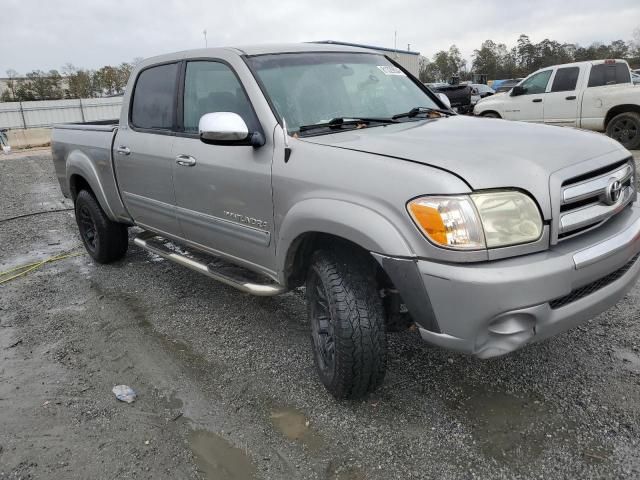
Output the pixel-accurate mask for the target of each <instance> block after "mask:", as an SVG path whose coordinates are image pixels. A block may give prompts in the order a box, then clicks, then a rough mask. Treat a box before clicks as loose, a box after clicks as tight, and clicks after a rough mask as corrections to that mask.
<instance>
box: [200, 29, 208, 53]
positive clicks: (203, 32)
mask: <svg viewBox="0 0 640 480" xmlns="http://www.w3.org/2000/svg"><path fill="white" fill-rule="evenodd" d="M202 34H203V35H204V48H207V47H208V46H209V45H208V44H207V29H206V28H205V29H204V30H203V31H202Z"/></svg>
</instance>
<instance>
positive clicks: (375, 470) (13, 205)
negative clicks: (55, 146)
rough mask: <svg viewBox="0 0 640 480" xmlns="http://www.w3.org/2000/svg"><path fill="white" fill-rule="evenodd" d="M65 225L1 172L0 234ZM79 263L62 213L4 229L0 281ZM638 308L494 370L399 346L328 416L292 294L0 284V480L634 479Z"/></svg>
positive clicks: (114, 282)
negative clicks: (120, 395) (375, 375)
mask: <svg viewBox="0 0 640 480" xmlns="http://www.w3.org/2000/svg"><path fill="white" fill-rule="evenodd" d="M65 206H69V202H68V201H65V200H64V199H63V198H62V196H61V194H60V192H59V189H58V186H57V181H56V179H55V175H54V173H53V170H52V165H51V158H50V155H49V153H48V152H47V151H46V150H44V151H37V152H31V153H28V154H12V155H10V156H8V157H2V156H0V207H1V208H0V219H3V218H9V217H13V216H15V215H20V214H24V213H30V212H36V211H41V210H48V209H58V208H63V207H65ZM78 244H79V238H78V235H77V233H76V226H75V222H74V217H73V215H72V212H63V213H49V214H45V215H38V216H33V217H27V218H23V219H17V220H11V221H5V222H0V271H6V270H8V269H10V268H13V267H16V266H20V265H23V264H26V263H31V262H34V261H37V260H40V259H45V258H48V257H50V256H53V255H56V254H59V253H62V252H68V251H73V252H76V251H78V252H82V250H79V249H77V248H76V247H77V245H78ZM639 305H640V287H636V288H634V289H633V290H632V291H631V292H630V293H629V295H627V297H626V298H625V299H624V300H623V301H622V302H621V303H620V304H619V305H618V306H617V307H615V308H613V309H612V310H610V311H609V312H607V313H605V314H603V315H601V316H599V317H598V318H596V319H594V320H591V321H589V322H587V323H586V324H584V325H583V326H581V327H579V328H577V329H575V330H573V331H570V332H568V333H565V334H563V335H560V336H559V337H557V338H554V339H552V340H550V341H547V342H544V343H542V344H538V345H533V346H530V347H528V348H526V349H524V350H522V351H519V352H517V353H515V354H512V355H510V356H507V357H505V358H500V359H495V360H491V361H480V360H475V359H472V358H467V357H464V356H459V355H455V354H451V353H448V352H446V351H443V350H440V349H437V348H432V347H428V346H426V345H424V344H423V343H422V342H421V341H420V340H419V338H417V334H415V333H412V332H406V333H403V334H393V335H390V336H389V341H390V344H389V369H388V374H387V377H386V380H385V383H384V385H383V387H382V388H381V389H380V390H379V391H378V392H377V393H376V394H375V395H373V396H371V397H370V398H369V399H367V400H366V401H364V402H354V403H349V402H343V403H339V402H336V401H335V400H333V399H332V398H331V397H330V396H329V395H328V394H327V393H326V392H325V390H324V388H323V387H322V386H321V385H320V383H319V381H318V380H317V378H316V375H315V372H314V369H313V365H312V359H311V355H310V348H309V338H308V332H307V326H306V325H305V308H304V303H303V298H302V294H301V293H300V292H291V293H289V294H286V295H284V296H282V297H278V298H254V297H251V296H248V295H245V294H241V293H239V292H237V291H235V290H233V289H231V288H228V287H225V286H223V285H220V284H218V283H215V282H213V281H211V280H210V279H207V278H205V277H203V276H200V275H198V274H197V273H194V272H191V271H189V270H186V269H184V268H182V267H180V266H177V265H173V264H170V263H167V262H165V261H161V260H160V259H158V258H154V257H152V256H150V255H149V254H147V253H145V252H144V251H141V250H140V249H138V248H137V247H135V246H133V245H131V246H130V250H129V255H128V256H127V257H126V258H125V259H124V260H123V261H121V262H119V263H117V264H114V265H110V266H98V265H95V264H94V263H93V262H91V261H90V259H89V257H88V256H86V255H79V256H75V257H70V258H66V259H63V260H60V261H57V262H53V263H49V264H47V265H44V266H43V267H42V268H39V269H37V270H35V271H33V272H31V273H29V274H28V275H26V276H23V277H20V278H17V279H15V280H13V281H11V282H8V283H6V284H4V285H0V359H1V361H0V426H1V427H0V479H18V478H46V479H68V478H105V479H106V478H109V479H111V478H133V477H136V478H155V479H158V478H171V479H175V478H209V479H240V478H263V479H292V478H312V479H313V478H317V479H365V478H366V479H392V478H398V479H406V478H434V479H461V478H462V479H472V478H482V479H485V478H509V479H512V478H554V479H555V478H579V479H585V478H639V477H640V319H639V318H638V317H639V315H638V313H639V311H640V307H639ZM118 384H126V385H130V386H132V387H133V388H134V389H135V390H136V391H137V392H138V394H139V396H138V399H137V401H136V402H134V403H132V404H125V403H121V402H118V401H117V400H116V399H115V398H114V395H113V394H112V393H111V389H112V387H113V386H114V385H118Z"/></svg>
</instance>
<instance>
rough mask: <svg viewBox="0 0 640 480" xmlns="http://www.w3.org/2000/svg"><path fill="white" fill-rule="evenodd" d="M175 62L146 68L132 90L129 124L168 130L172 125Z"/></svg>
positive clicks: (174, 101) (173, 117)
mask: <svg viewBox="0 0 640 480" xmlns="http://www.w3.org/2000/svg"><path fill="white" fill-rule="evenodd" d="M178 72H179V64H178V63H168V64H164V65H157V66H153V67H149V68H146V69H144V70H142V71H141V72H140V74H139V75H138V78H137V80H136V83H135V87H134V90H133V100H132V102H131V113H130V116H129V117H130V118H129V119H130V124H131V126H132V127H134V128H138V129H143V130H158V131H171V130H172V129H173V127H174V125H175V104H176V85H177V78H178Z"/></svg>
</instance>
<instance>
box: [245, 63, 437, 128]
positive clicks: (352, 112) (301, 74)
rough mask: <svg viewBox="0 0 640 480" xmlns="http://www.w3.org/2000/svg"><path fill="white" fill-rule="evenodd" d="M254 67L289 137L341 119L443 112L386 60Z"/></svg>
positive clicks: (257, 65)
mask: <svg viewBox="0 0 640 480" xmlns="http://www.w3.org/2000/svg"><path fill="white" fill-rule="evenodd" d="M249 61H250V63H251V65H252V67H253V69H254V70H255V72H256V73H257V75H258V77H259V78H260V80H261V81H262V83H263V85H264V88H265V90H266V93H267V95H268V96H269V97H270V100H271V102H272V104H273V105H274V107H275V109H276V110H277V111H278V114H279V115H280V116H281V117H283V118H284V119H285V120H286V122H287V129H288V131H289V133H296V132H298V131H299V130H300V127H301V126H306V125H314V124H320V123H324V122H328V121H330V120H332V119H336V118H355V119H357V118H390V117H392V116H393V115H396V114H398V113H402V112H407V111H409V110H411V109H413V108H416V107H425V108H435V109H438V108H441V107H440V106H439V105H437V104H436V102H435V101H434V100H432V99H431V98H430V97H429V95H428V94H426V93H425V92H424V91H423V90H422V89H421V88H420V87H418V86H417V85H416V84H415V83H414V82H413V81H412V80H411V79H409V78H408V77H407V76H406V75H405V74H404V73H403V72H402V70H400V69H399V68H397V67H395V66H394V65H393V64H392V63H391V62H390V61H389V60H387V59H386V58H385V57H383V56H382V55H377V54H369V53H287V54H274V55H260V56H256V57H251V58H249Z"/></svg>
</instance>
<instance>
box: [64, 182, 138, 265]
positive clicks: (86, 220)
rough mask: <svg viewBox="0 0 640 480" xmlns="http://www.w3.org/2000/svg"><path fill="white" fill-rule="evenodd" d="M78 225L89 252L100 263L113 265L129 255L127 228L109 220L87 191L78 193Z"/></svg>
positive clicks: (76, 205)
mask: <svg viewBox="0 0 640 480" xmlns="http://www.w3.org/2000/svg"><path fill="white" fill-rule="evenodd" d="M75 210H76V223H77V224H78V230H79V231H80V238H82V243H83V244H84V247H85V248H86V249H87V252H88V253H89V255H91V257H92V258H93V259H94V260H95V261H96V262H98V263H111V262H115V261H116V260H119V259H121V258H122V257H124V255H125V254H126V253H127V248H128V246H129V238H128V234H127V227H126V225H123V224H121V223H117V222H113V221H111V220H109V218H108V217H107V215H106V214H105V213H104V211H103V210H102V208H101V207H100V205H99V204H98V201H97V200H96V199H95V197H94V196H93V195H92V194H91V193H90V192H88V191H87V190H82V191H80V193H78V196H77V197H76V203H75Z"/></svg>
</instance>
